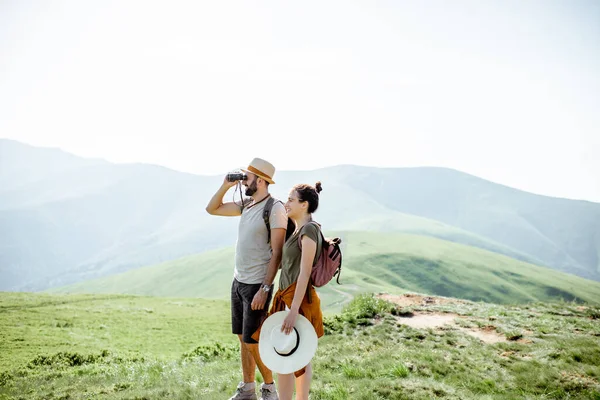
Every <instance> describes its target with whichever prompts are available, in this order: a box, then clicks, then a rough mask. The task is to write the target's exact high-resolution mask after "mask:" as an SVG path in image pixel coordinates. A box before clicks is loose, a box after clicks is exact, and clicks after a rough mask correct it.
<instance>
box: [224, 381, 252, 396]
mask: <svg viewBox="0 0 600 400" xmlns="http://www.w3.org/2000/svg"><path fill="white" fill-rule="evenodd" d="M244 386H246V384H245V383H244V382H240V383H239V384H238V386H237V389H236V391H235V393H234V394H233V396H231V397H230V398H229V400H256V392H255V391H254V389H244Z"/></svg>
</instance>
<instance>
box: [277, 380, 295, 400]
mask: <svg viewBox="0 0 600 400" xmlns="http://www.w3.org/2000/svg"><path fill="white" fill-rule="evenodd" d="M277 390H278V391H279V400H292V395H293V394H294V374H277Z"/></svg>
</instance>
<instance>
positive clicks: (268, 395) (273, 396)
mask: <svg viewBox="0 0 600 400" xmlns="http://www.w3.org/2000/svg"><path fill="white" fill-rule="evenodd" d="M260 393H261V395H260V400H279V396H277V388H275V383H270V384H268V385H265V384H264V383H263V384H262V385H260Z"/></svg>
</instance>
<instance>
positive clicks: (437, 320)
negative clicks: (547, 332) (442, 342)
mask: <svg viewBox="0 0 600 400" xmlns="http://www.w3.org/2000/svg"><path fill="white" fill-rule="evenodd" d="M377 297H378V298H380V299H383V300H387V301H389V302H392V303H396V304H398V305H400V306H403V307H406V306H427V305H435V304H448V303H465V302H464V301H462V300H458V299H449V298H444V297H432V296H420V295H416V294H404V295H391V294H380V295H378V296H377ZM457 318H461V316H460V315H458V314H452V313H440V312H418V313H414V314H412V315H410V316H401V317H396V320H397V321H398V323H400V324H403V325H407V326H410V327H412V328H415V329H435V328H440V327H442V326H444V325H449V326H452V327H455V328H457V329H458V330H460V331H461V332H464V333H466V334H467V335H470V336H472V337H474V338H477V339H479V340H481V341H482V342H484V343H489V344H493V343H500V342H506V341H507V339H506V336H504V335H503V334H501V333H499V332H497V331H496V329H495V328H494V327H493V326H491V325H488V326H486V327H483V328H472V329H468V328H464V327H461V326H459V325H458V324H457V323H456V319H457Z"/></svg>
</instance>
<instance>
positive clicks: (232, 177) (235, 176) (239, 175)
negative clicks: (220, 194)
mask: <svg viewBox="0 0 600 400" xmlns="http://www.w3.org/2000/svg"><path fill="white" fill-rule="evenodd" d="M225 179H227V181H228V182H235V181H245V180H246V179H248V175H246V174H245V173H243V172H241V171H234V172H229V173H228V174H227V176H226V177H225Z"/></svg>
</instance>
